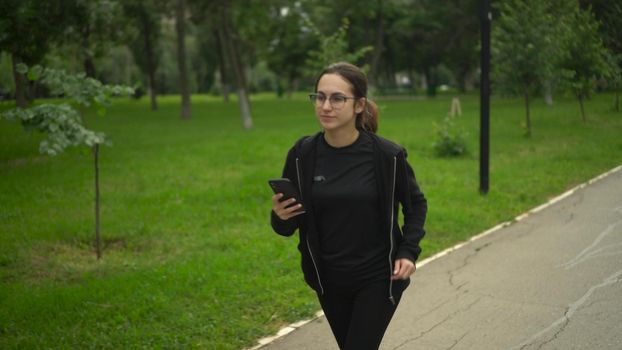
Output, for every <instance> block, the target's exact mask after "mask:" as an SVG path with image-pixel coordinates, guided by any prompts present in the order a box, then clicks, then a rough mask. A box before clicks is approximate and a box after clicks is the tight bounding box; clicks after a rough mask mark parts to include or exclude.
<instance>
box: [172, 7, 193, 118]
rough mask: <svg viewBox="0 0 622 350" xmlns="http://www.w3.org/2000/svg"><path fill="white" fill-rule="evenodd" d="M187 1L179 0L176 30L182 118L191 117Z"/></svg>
mask: <svg viewBox="0 0 622 350" xmlns="http://www.w3.org/2000/svg"><path fill="white" fill-rule="evenodd" d="M185 15H186V2H185V0H177V6H176V8H175V30H176V32H177V67H178V68H179V92H180V93H181V119H189V118H190V90H189V88H188V69H187V67H186V42H185V40H186V34H185V32H186V28H185V26H186V20H185Z"/></svg>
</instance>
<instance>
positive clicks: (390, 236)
mask: <svg viewBox="0 0 622 350" xmlns="http://www.w3.org/2000/svg"><path fill="white" fill-rule="evenodd" d="M396 172H397V158H396V157H395V156H393V188H392V189H391V203H389V208H391V224H390V225H389V226H390V230H389V242H390V243H391V249H390V250H389V269H390V270H391V271H390V272H391V274H390V276H393V268H394V267H393V261H392V260H391V256H392V255H393V218H394V214H395V213H394V211H393V205H394V204H393V203H394V202H395V178H396ZM389 300H391V303H393V305H395V298H393V280H391V279H389Z"/></svg>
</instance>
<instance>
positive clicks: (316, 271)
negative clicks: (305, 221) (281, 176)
mask: <svg viewBox="0 0 622 350" xmlns="http://www.w3.org/2000/svg"><path fill="white" fill-rule="evenodd" d="M298 162H299V159H298V158H296V176H297V177H298V191H299V192H300V199H301V200H302V201H303V202H304V197H303V196H302V185H301V184H302V182H301V181H300V166H299V164H298ZM305 238H306V241H307V249H308V250H309V255H310V256H311V261H312V262H313V268H314V269H315V274H316V275H317V283H318V284H319V285H320V291H321V294H322V295H324V287H322V281H321V280H320V271H319V270H318V269H317V265H316V264H315V259H314V258H313V253H312V252H311V245H309V235H306V236H305Z"/></svg>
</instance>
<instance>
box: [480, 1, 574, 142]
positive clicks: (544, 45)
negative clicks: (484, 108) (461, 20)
mask: <svg viewBox="0 0 622 350" xmlns="http://www.w3.org/2000/svg"><path fill="white" fill-rule="evenodd" d="M546 6H547V4H546V2H544V1H539V0H508V1H503V2H501V3H500V5H499V10H500V18H499V19H498V21H497V23H496V25H495V26H493V31H492V40H491V43H492V45H491V46H492V47H491V49H492V58H493V82H494V85H495V86H496V87H498V88H499V89H500V90H501V91H503V92H506V93H510V94H517V95H522V96H523V98H524V101H525V122H526V136H528V137H530V136H531V117H530V112H529V98H530V96H531V95H532V94H533V93H534V92H535V90H536V89H537V88H538V87H539V86H541V84H542V82H543V81H544V80H546V78H547V77H550V76H551V75H552V71H553V69H554V64H555V62H557V61H558V60H559V56H560V55H561V52H562V51H561V47H560V45H559V44H558V42H559V39H560V38H556V37H555V34H556V33H557V31H556V27H555V23H556V22H555V19H554V18H552V16H551V15H550V14H549V12H548V11H547V8H546Z"/></svg>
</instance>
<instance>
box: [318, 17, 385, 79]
mask: <svg viewBox="0 0 622 350" xmlns="http://www.w3.org/2000/svg"><path fill="white" fill-rule="evenodd" d="M349 26H350V22H349V21H348V19H347V18H344V19H343V20H342V24H341V26H340V27H339V28H338V29H337V30H336V31H335V32H334V33H333V34H331V35H328V36H325V35H323V34H322V33H321V32H320V31H319V29H318V28H317V27H316V26H315V25H314V24H312V23H311V22H309V27H310V28H311V29H312V30H313V32H314V33H315V35H316V36H317V37H318V38H319V39H320V44H319V48H317V49H315V50H312V51H311V52H309V56H308V58H307V61H306V64H307V66H306V68H307V72H308V74H309V75H310V76H316V75H317V74H318V72H321V71H322V70H323V69H324V68H326V66H328V65H329V64H331V63H335V62H339V61H345V62H350V63H353V64H356V63H357V62H358V61H359V60H360V59H362V58H363V57H364V56H365V54H366V53H367V52H369V51H371V50H373V48H372V47H371V46H366V47H362V48H359V49H357V50H355V51H354V52H351V51H350V49H349V47H348V42H347V40H346V33H347V32H348V27H349ZM361 69H363V70H364V71H365V70H368V69H369V66H367V65H363V66H362V67H361Z"/></svg>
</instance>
